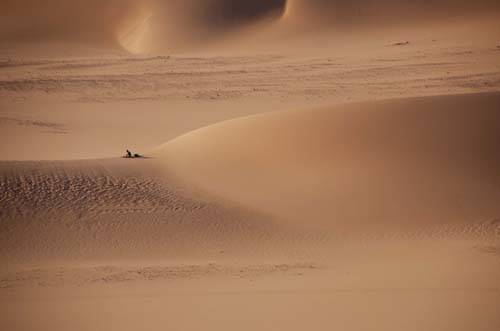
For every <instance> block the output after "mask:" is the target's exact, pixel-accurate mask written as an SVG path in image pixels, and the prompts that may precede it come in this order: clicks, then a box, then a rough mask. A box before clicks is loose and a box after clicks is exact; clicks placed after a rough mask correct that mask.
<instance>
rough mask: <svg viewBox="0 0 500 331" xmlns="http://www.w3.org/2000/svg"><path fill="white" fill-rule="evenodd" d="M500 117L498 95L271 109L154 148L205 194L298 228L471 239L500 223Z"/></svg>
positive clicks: (171, 166) (335, 231) (168, 164)
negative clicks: (469, 236)
mask: <svg viewBox="0 0 500 331" xmlns="http://www.w3.org/2000/svg"><path fill="white" fill-rule="evenodd" d="M499 110H500V94H499V93H491V94H476V95H458V96H441V97H426V98H414V99H403V100H390V101H383V102H375V103H365V104H354V105H347V106H340V107H336V108H333V109H322V110H316V111H295V112H281V113H272V114H268V115H259V116H254V117H249V118H245V119H239V120H233V121H229V122H225V123H222V124H218V125H214V126H211V127H208V128H205V129H201V130H198V131H195V132H192V133H190V134H187V135H184V136H182V137H180V138H178V139H175V140H174V141H172V142H170V143H167V144H166V145H164V146H163V147H162V149H161V150H160V151H159V152H158V153H159V155H161V156H162V157H163V158H164V160H165V162H166V164H167V166H168V167H169V168H170V169H171V170H172V171H175V172H176V173H177V174H178V175H179V176H182V177H183V178H184V179H185V180H187V181H190V182H192V183H194V184H196V185H198V186H199V187H200V188H202V189H203V190H206V191H208V192H211V193H214V194H217V195H219V196H222V197H224V198H227V199H232V200H235V201H238V202H239V203H243V204H246V205H247V206H250V207H252V208H256V209H258V210H261V211H265V212H269V213H273V214H275V215H276V216H279V217H282V218H284V219H288V220H289V221H290V222H291V223H293V224H296V225H299V226H302V227H308V228H311V227H312V228H319V229H322V230H327V231H331V232H332V233H336V234H339V233H342V232H348V233H351V234H361V233H364V234H375V233H379V234H380V233H397V232H404V231H423V230H425V229H428V230H429V231H430V232H432V233H438V232H443V233H445V234H446V233H448V232H450V231H451V232H455V233H463V232H470V231H475V230H473V228H474V227H472V224H476V225H478V224H483V225H484V224H497V223H498V222H496V223H495V221H494V220H496V219H498V218H499V217H500V206H499V205H498V201H499V199H500V174H499V173H498V168H499V167H500V157H499V155H498V151H497V143H498V141H499V139H500V111H499ZM497 225H498V224H497ZM479 228H481V225H480V226H479Z"/></svg>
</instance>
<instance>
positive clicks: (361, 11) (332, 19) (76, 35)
mask: <svg viewBox="0 0 500 331" xmlns="http://www.w3.org/2000/svg"><path fill="white" fill-rule="evenodd" d="M499 11H500V4H499V3H498V1H495V0H478V1H469V0H458V1H452V0H436V1H422V0H415V1H405V2H402V1H396V0H378V1H373V0H356V1H344V0H312V1H306V0H289V1H286V0H268V1H265V0H259V1H249V0H243V1H228V0H210V1H199V0H189V1H181V2H179V1H172V0H124V1H117V0H104V1H96V0H91V1H81V0H74V1H62V0H49V1H45V2H43V4H42V3H41V2H40V1H34V0H20V1H13V0H7V1H3V2H2V3H1V4H0V18H1V21H0V42H18V41H38V42H40V41H58V40H59V41H60V40H63V41H71V42H72V43H78V42H83V43H88V44H91V45H99V46H106V47H114V48H119V47H124V48H126V49H127V50H132V51H147V50H153V49H154V50H160V49H163V50H166V49H167V50H176V49H186V48H199V47H200V45H204V44H206V43H207V41H210V40H217V39H219V38H220V36H221V35H222V34H224V33H227V32H232V31H234V30H235V29H237V28H241V27H244V26H246V25H248V24H252V23H254V22H256V21H258V20H260V19H265V18H271V19H272V20H273V21H282V22H283V23H284V24H285V28H283V27H281V28H279V31H281V33H283V32H284V31H285V32H286V31H287V30H290V29H292V31H293V33H296V32H297V30H296V29H297V28H298V27H300V26H302V27H304V26H315V25H319V26H320V27H321V28H322V29H325V28H327V29H328V28H335V27H339V26H344V27H350V28H351V29H357V28H358V27H359V26H362V25H364V24H370V25H372V26H374V27H375V26H376V27H383V26H387V25H388V24H391V23H398V24H405V25H408V24H413V23H418V22H423V21H429V20H436V19H443V18H446V19H460V20H463V19H464V18H470V17H477V16H479V17H481V16H492V15H495V14H496V13H498V12H499ZM373 24H376V25H373ZM273 29H276V26H274V28H272V29H271V30H267V32H266V33H263V32H262V31H260V33H261V34H262V35H263V36H265V35H267V34H269V33H272V32H273Z"/></svg>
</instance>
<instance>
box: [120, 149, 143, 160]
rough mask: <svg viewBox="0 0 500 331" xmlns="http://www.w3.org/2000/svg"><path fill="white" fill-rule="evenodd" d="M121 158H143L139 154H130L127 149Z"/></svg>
mask: <svg viewBox="0 0 500 331" xmlns="http://www.w3.org/2000/svg"><path fill="white" fill-rule="evenodd" d="M123 157H124V158H126V159H135V158H142V157H143V156H142V155H141V154H137V153H132V152H131V151H130V150H128V149H127V151H126V152H125V155H124V156H123Z"/></svg>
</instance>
